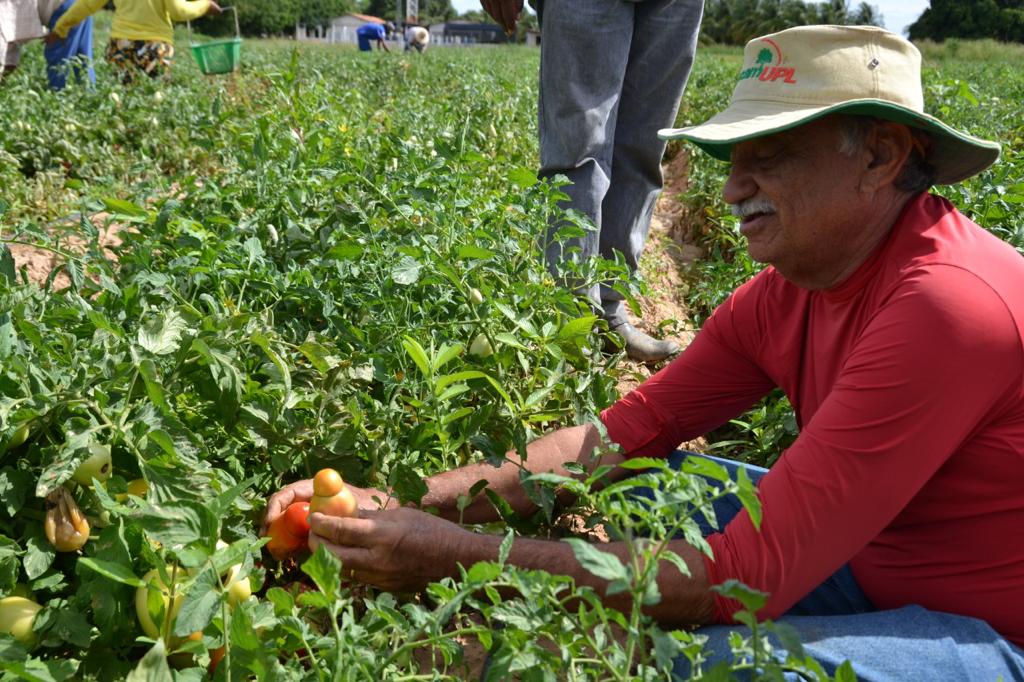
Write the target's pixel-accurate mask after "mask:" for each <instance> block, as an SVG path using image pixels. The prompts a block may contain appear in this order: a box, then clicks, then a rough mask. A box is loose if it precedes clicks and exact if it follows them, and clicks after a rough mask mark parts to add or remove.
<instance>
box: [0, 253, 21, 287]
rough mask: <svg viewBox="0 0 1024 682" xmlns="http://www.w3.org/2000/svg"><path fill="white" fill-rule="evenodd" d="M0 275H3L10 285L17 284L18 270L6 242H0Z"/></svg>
mask: <svg viewBox="0 0 1024 682" xmlns="http://www.w3.org/2000/svg"><path fill="white" fill-rule="evenodd" d="M0 275H3V277H4V279H6V280H7V283H8V284H10V285H14V284H17V282H18V272H17V268H16V267H15V264H14V255H13V254H12V253H11V249H10V247H8V246H7V244H0Z"/></svg>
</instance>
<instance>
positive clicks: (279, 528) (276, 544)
mask: <svg viewBox="0 0 1024 682" xmlns="http://www.w3.org/2000/svg"><path fill="white" fill-rule="evenodd" d="M286 524H287V521H286V518H285V515H284V514H282V515H281V516H278V517H277V518H276V519H274V520H273V521H271V522H270V528H268V529H267V536H268V537H269V538H270V542H268V543H267V551H268V552H270V555H271V556H272V557H274V558H275V559H277V560H278V561H280V560H281V559H284V558H285V557H286V556H288V555H289V554H293V553H294V552H296V551H298V550H299V549H300V548H301V547H302V546H303V545H305V544H306V539H305V538H301V537H296V536H294V535H292V534H291V533H289V532H288V527H287V525H286Z"/></svg>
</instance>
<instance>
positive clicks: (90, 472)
mask: <svg viewBox="0 0 1024 682" xmlns="http://www.w3.org/2000/svg"><path fill="white" fill-rule="evenodd" d="M113 470H114V466H113V464H112V463H111V460H110V446H109V445H101V444H99V443H93V444H92V445H90V446H89V457H88V458H86V459H85V461H83V462H82V463H81V464H79V465H78V468H77V469H75V473H74V474H72V475H71V478H73V479H74V480H75V482H76V483H79V484H81V485H84V486H91V485H92V479H94V478H95V479H96V480H97V481H99V482H100V483H103V482H104V481H106V480H107V479H108V478H110V474H111V473H112V472H113Z"/></svg>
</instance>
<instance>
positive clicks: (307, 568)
mask: <svg viewBox="0 0 1024 682" xmlns="http://www.w3.org/2000/svg"><path fill="white" fill-rule="evenodd" d="M301 568H302V572H303V573H305V574H306V575H308V576H309V577H310V578H312V579H313V582H315V583H316V586H317V588H319V590H320V591H321V592H322V593H323V595H324V596H325V597H326V598H327V599H328V600H331V601H333V600H334V599H336V598H337V596H338V591H339V590H340V589H341V560H340V559H339V558H338V557H336V556H334V554H332V553H331V552H330V551H329V550H328V549H327V548H326V547H325V546H324V545H322V544H320V545H317V548H316V551H315V552H313V556H311V557H309V558H308V559H306V561H304V562H303V564H302V567H301Z"/></svg>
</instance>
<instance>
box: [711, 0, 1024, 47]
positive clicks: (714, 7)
mask: <svg viewBox="0 0 1024 682" xmlns="http://www.w3.org/2000/svg"><path fill="white" fill-rule="evenodd" d="M1017 1H1019V2H1024V0H1017ZM805 24H840V25H874V26H881V25H882V14H881V12H879V10H878V8H877V7H875V6H873V5H871V4H869V3H867V2H861V3H860V4H859V5H858V6H857V7H856V8H855V9H850V6H849V4H848V2H847V0H827V2H819V3H809V2H804V1H803V0H708V2H707V3H706V4H705V9H704V22H703V24H702V26H701V39H702V41H703V42H715V43H724V44H727V45H743V44H744V43H746V42H747V41H748V40H750V39H751V38H755V37H757V36H760V35H765V34H766V33H774V32H776V31H781V30H783V29H786V28H791V27H793V26H802V25H805Z"/></svg>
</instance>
